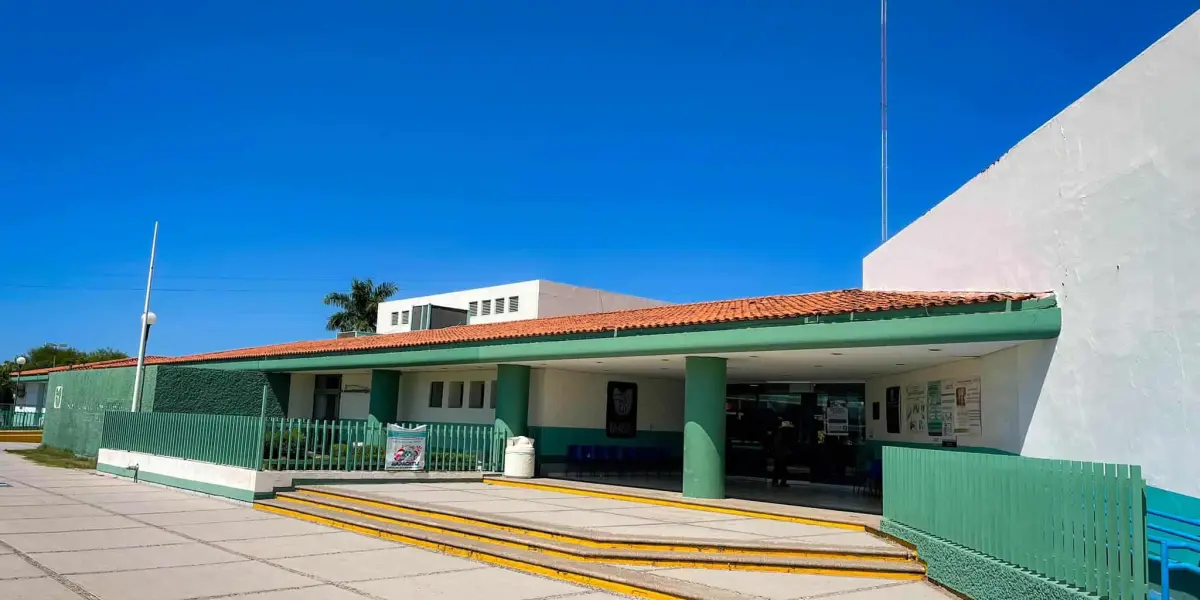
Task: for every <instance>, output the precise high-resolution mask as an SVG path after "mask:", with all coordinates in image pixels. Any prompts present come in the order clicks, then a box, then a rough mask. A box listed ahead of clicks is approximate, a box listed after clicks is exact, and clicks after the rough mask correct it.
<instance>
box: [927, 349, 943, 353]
mask: <svg viewBox="0 0 1200 600" xmlns="http://www.w3.org/2000/svg"><path fill="white" fill-rule="evenodd" d="M929 351H930V352H941V351H942V349H941V348H930V349H929Z"/></svg>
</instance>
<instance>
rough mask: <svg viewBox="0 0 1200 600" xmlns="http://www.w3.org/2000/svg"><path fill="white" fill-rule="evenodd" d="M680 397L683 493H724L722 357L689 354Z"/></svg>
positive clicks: (698, 495)
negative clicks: (682, 393)
mask: <svg viewBox="0 0 1200 600" xmlns="http://www.w3.org/2000/svg"><path fill="white" fill-rule="evenodd" d="M686 361H687V362H686V368H685V371H686V380H685V382H684V400H683V421H684V424H683V496H684V497H685V498H724V497H725V359H724V358H713V357H707V356H689V357H687V359H686Z"/></svg>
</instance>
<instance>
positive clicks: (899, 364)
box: [896, 363, 904, 367]
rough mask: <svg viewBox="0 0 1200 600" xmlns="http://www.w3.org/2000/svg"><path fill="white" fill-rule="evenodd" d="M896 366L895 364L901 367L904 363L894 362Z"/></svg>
mask: <svg viewBox="0 0 1200 600" xmlns="http://www.w3.org/2000/svg"><path fill="white" fill-rule="evenodd" d="M896 366H897V367H903V366H904V363H896Z"/></svg>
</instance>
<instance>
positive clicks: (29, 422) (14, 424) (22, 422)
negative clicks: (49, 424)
mask: <svg viewBox="0 0 1200 600" xmlns="http://www.w3.org/2000/svg"><path fill="white" fill-rule="evenodd" d="M45 419H46V410H45V409H41V410H38V411H17V410H0V429H8V430H13V429H20V430H26V429H41V428H42V424H43V423H44V422H45Z"/></svg>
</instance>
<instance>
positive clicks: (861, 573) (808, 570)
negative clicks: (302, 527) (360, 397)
mask: <svg viewBox="0 0 1200 600" xmlns="http://www.w3.org/2000/svg"><path fill="white" fill-rule="evenodd" d="M277 500H280V501H283V502H289V503H293V504H300V505H307V506H313V507H317V508H322V509H325V510H331V511H335V512H340V513H344V514H349V515H354V516H358V517H364V518H367V519H371V520H373V521H380V522H382V523H391V524H395V525H400V526H402V527H411V528H413V529H419V530H421V531H428V532H431V533H440V534H444V535H452V536H455V537H461V538H466V539H470V540H475V541H479V542H485V543H489V544H495V545H497V546H505V547H508V548H515V549H518V550H528V551H532V552H538V553H540V554H545V555H547V556H555V557H558V558H565V559H568V560H573V561H575V562H585V563H600V564H622V565H641V566H655V567H663V568H683V569H710V570H720V571H761V572H772V573H799V574H806V575H833V576H840V577H866V578H872V579H894V580H918V579H924V578H925V576H924V575H923V574H921V573H897V572H892V571H871V570H867V569H823V568H818V567H789V566H784V565H742V564H730V563H714V562H708V561H694V560H685V559H672V560H661V559H655V560H640V559H616V558H593V557H587V556H579V555H577V554H569V553H566V552H560V551H557V550H549V549H546V548H532V547H530V546H528V545H525V544H520V543H515V542H509V541H504V540H496V539H492V538H485V537H481V536H476V535H471V534H466V533H461V532H457V531H448V530H445V529H441V528H437V527H430V526H427V525H421V524H417V523H408V522H404V521H395V520H392V519H387V518H384V517H378V516H375V515H371V514H367V513H362V512H359V511H354V510H348V509H345V508H341V507H338V506H329V505H327V504H320V503H318V502H308V501H305V500H298V499H295V498H277ZM256 506H258V505H256ZM264 508H271V507H264Z"/></svg>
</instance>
